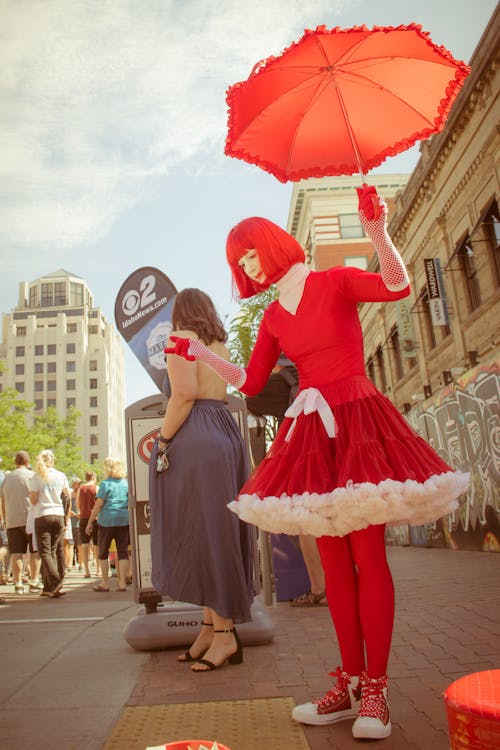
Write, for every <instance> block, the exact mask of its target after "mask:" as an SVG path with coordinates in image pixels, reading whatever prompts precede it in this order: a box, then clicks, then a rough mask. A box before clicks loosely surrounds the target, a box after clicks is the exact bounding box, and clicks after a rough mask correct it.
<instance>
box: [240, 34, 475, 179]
mask: <svg viewBox="0 0 500 750" xmlns="http://www.w3.org/2000/svg"><path fill="white" fill-rule="evenodd" d="M469 70H470V68H469V67H468V66H467V65H466V64H465V63H463V62H461V61H460V60H455V59H454V57H453V56H452V55H451V53H450V52H448V50H447V49H445V48H444V47H440V46H437V45H436V44H434V43H433V41H432V40H431V38H430V36H429V34H428V33H427V32H425V31H422V28H421V26H419V25H417V24H409V25H408V26H397V27H387V26H375V27H373V28H372V29H368V28H366V26H356V27H354V28H352V29H340V28H338V27H336V28H334V29H331V30H328V29H326V27H325V26H318V27H317V29H315V30H314V31H312V30H310V29H306V30H305V32H304V35H303V37H302V38H301V39H300V40H299V41H298V42H296V43H294V44H292V45H291V46H290V47H288V48H287V49H286V50H285V51H284V52H283V53H282V54H281V55H280V56H279V57H269V58H267V59H266V60H262V61H261V62H259V63H257V65H255V67H254V68H253V70H252V72H251V73H250V76H249V77H248V79H247V80H246V81H243V82H241V83H235V84H234V85H233V86H230V88H229V89H228V92H227V103H228V105H229V123H228V136H227V139H226V147H225V153H226V154H227V155H228V156H234V157H236V158H238V159H243V160H244V161H247V162H250V163H251V164H257V165H258V166H259V167H262V169H264V170H266V171H267V172H270V173H271V174H273V175H274V176H275V177H277V178H278V180H280V181H281V182H287V181H288V180H301V179H304V178H306V177H324V176H325V175H342V174H353V173H354V172H360V173H361V175H362V176H364V174H365V173H366V172H367V171H369V170H370V169H372V168H373V167H376V166H378V165H379V164H381V163H382V162H383V161H384V160H385V159H386V158H387V157H388V156H393V155H395V154H398V153H400V152H401V151H404V150H405V149H407V148H410V146H413V144H414V143H415V142H416V141H419V140H422V139H424V138H428V137H429V136H430V135H432V134H433V133H438V132H439V131H441V130H442V129H443V127H444V124H445V121H446V117H447V115H448V113H449V111H450V108H451V105H452V104H453V102H454V100H455V98H456V96H457V94H458V91H459V90H460V87H461V86H462V84H463V81H464V79H465V78H466V76H467V75H468V73H469Z"/></svg>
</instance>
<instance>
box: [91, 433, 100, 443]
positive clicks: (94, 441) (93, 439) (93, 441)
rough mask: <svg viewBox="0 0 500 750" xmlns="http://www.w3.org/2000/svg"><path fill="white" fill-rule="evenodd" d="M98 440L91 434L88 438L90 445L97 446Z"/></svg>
mask: <svg viewBox="0 0 500 750" xmlns="http://www.w3.org/2000/svg"><path fill="white" fill-rule="evenodd" d="M98 443H99V440H98V438H97V435H95V434H93V435H91V436H90V445H98Z"/></svg>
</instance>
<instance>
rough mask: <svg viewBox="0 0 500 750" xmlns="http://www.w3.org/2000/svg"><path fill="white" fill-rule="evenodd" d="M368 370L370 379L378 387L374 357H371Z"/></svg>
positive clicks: (367, 366)
mask: <svg viewBox="0 0 500 750" xmlns="http://www.w3.org/2000/svg"><path fill="white" fill-rule="evenodd" d="M366 369H367V371H368V377H369V378H370V380H371V381H372V383H373V385H376V382H377V381H376V380H375V365H374V363H373V357H370V359H369V360H368V362H367V363H366Z"/></svg>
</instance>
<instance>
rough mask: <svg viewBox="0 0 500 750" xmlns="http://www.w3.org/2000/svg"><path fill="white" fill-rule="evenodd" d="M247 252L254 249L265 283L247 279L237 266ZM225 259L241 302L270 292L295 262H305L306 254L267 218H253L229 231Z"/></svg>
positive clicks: (293, 239)
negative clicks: (268, 290)
mask: <svg viewBox="0 0 500 750" xmlns="http://www.w3.org/2000/svg"><path fill="white" fill-rule="evenodd" d="M249 250H255V251H256V253H257V256H258V258H259V262H260V265H261V268H262V270H263V271H264V274H265V282H264V283H263V284H259V283H257V282H256V281H252V279H250V278H248V276H247V275H246V273H245V272H244V270H243V268H242V267H241V266H239V265H238V262H239V261H240V260H241V258H242V257H243V256H244V255H246V253H247V252H248V251H249ZM226 257H227V261H228V263H229V265H230V267H231V272H232V274H233V280H234V283H235V285H236V287H237V289H238V292H239V295H240V297H241V298H242V299H246V298H247V297H253V295H254V294H258V293H259V292H262V291H263V290H264V289H269V287H270V286H271V284H274V283H276V281H279V279H281V277H282V276H284V275H285V273H286V272H287V271H288V270H289V269H290V268H291V267H292V266H293V265H295V264H296V263H304V261H305V254H304V251H303V250H302V248H301V246H300V245H299V243H298V242H297V240H296V239H295V238H294V237H292V236H291V235H290V234H288V232H285V230H284V229H281V227H279V226H278V225H277V224H274V223H273V222H272V221H269V219H262V218H261V217H260V216H253V217H251V218H249V219H243V221H240V223H239V224H236V226H235V227H233V228H232V229H231V231H230V232H229V235H228V238H227V242H226Z"/></svg>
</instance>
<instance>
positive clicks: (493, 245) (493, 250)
mask: <svg viewBox="0 0 500 750" xmlns="http://www.w3.org/2000/svg"><path fill="white" fill-rule="evenodd" d="M482 226H483V228H484V233H485V236H486V241H487V243H488V253H489V255H490V258H491V262H492V266H493V269H494V273H495V277H496V283H497V285H498V284H500V213H499V211H498V204H497V202H496V201H493V203H492V204H491V206H490V207H489V209H488V211H487V212H486V216H485V217H484V220H483V224H482Z"/></svg>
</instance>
